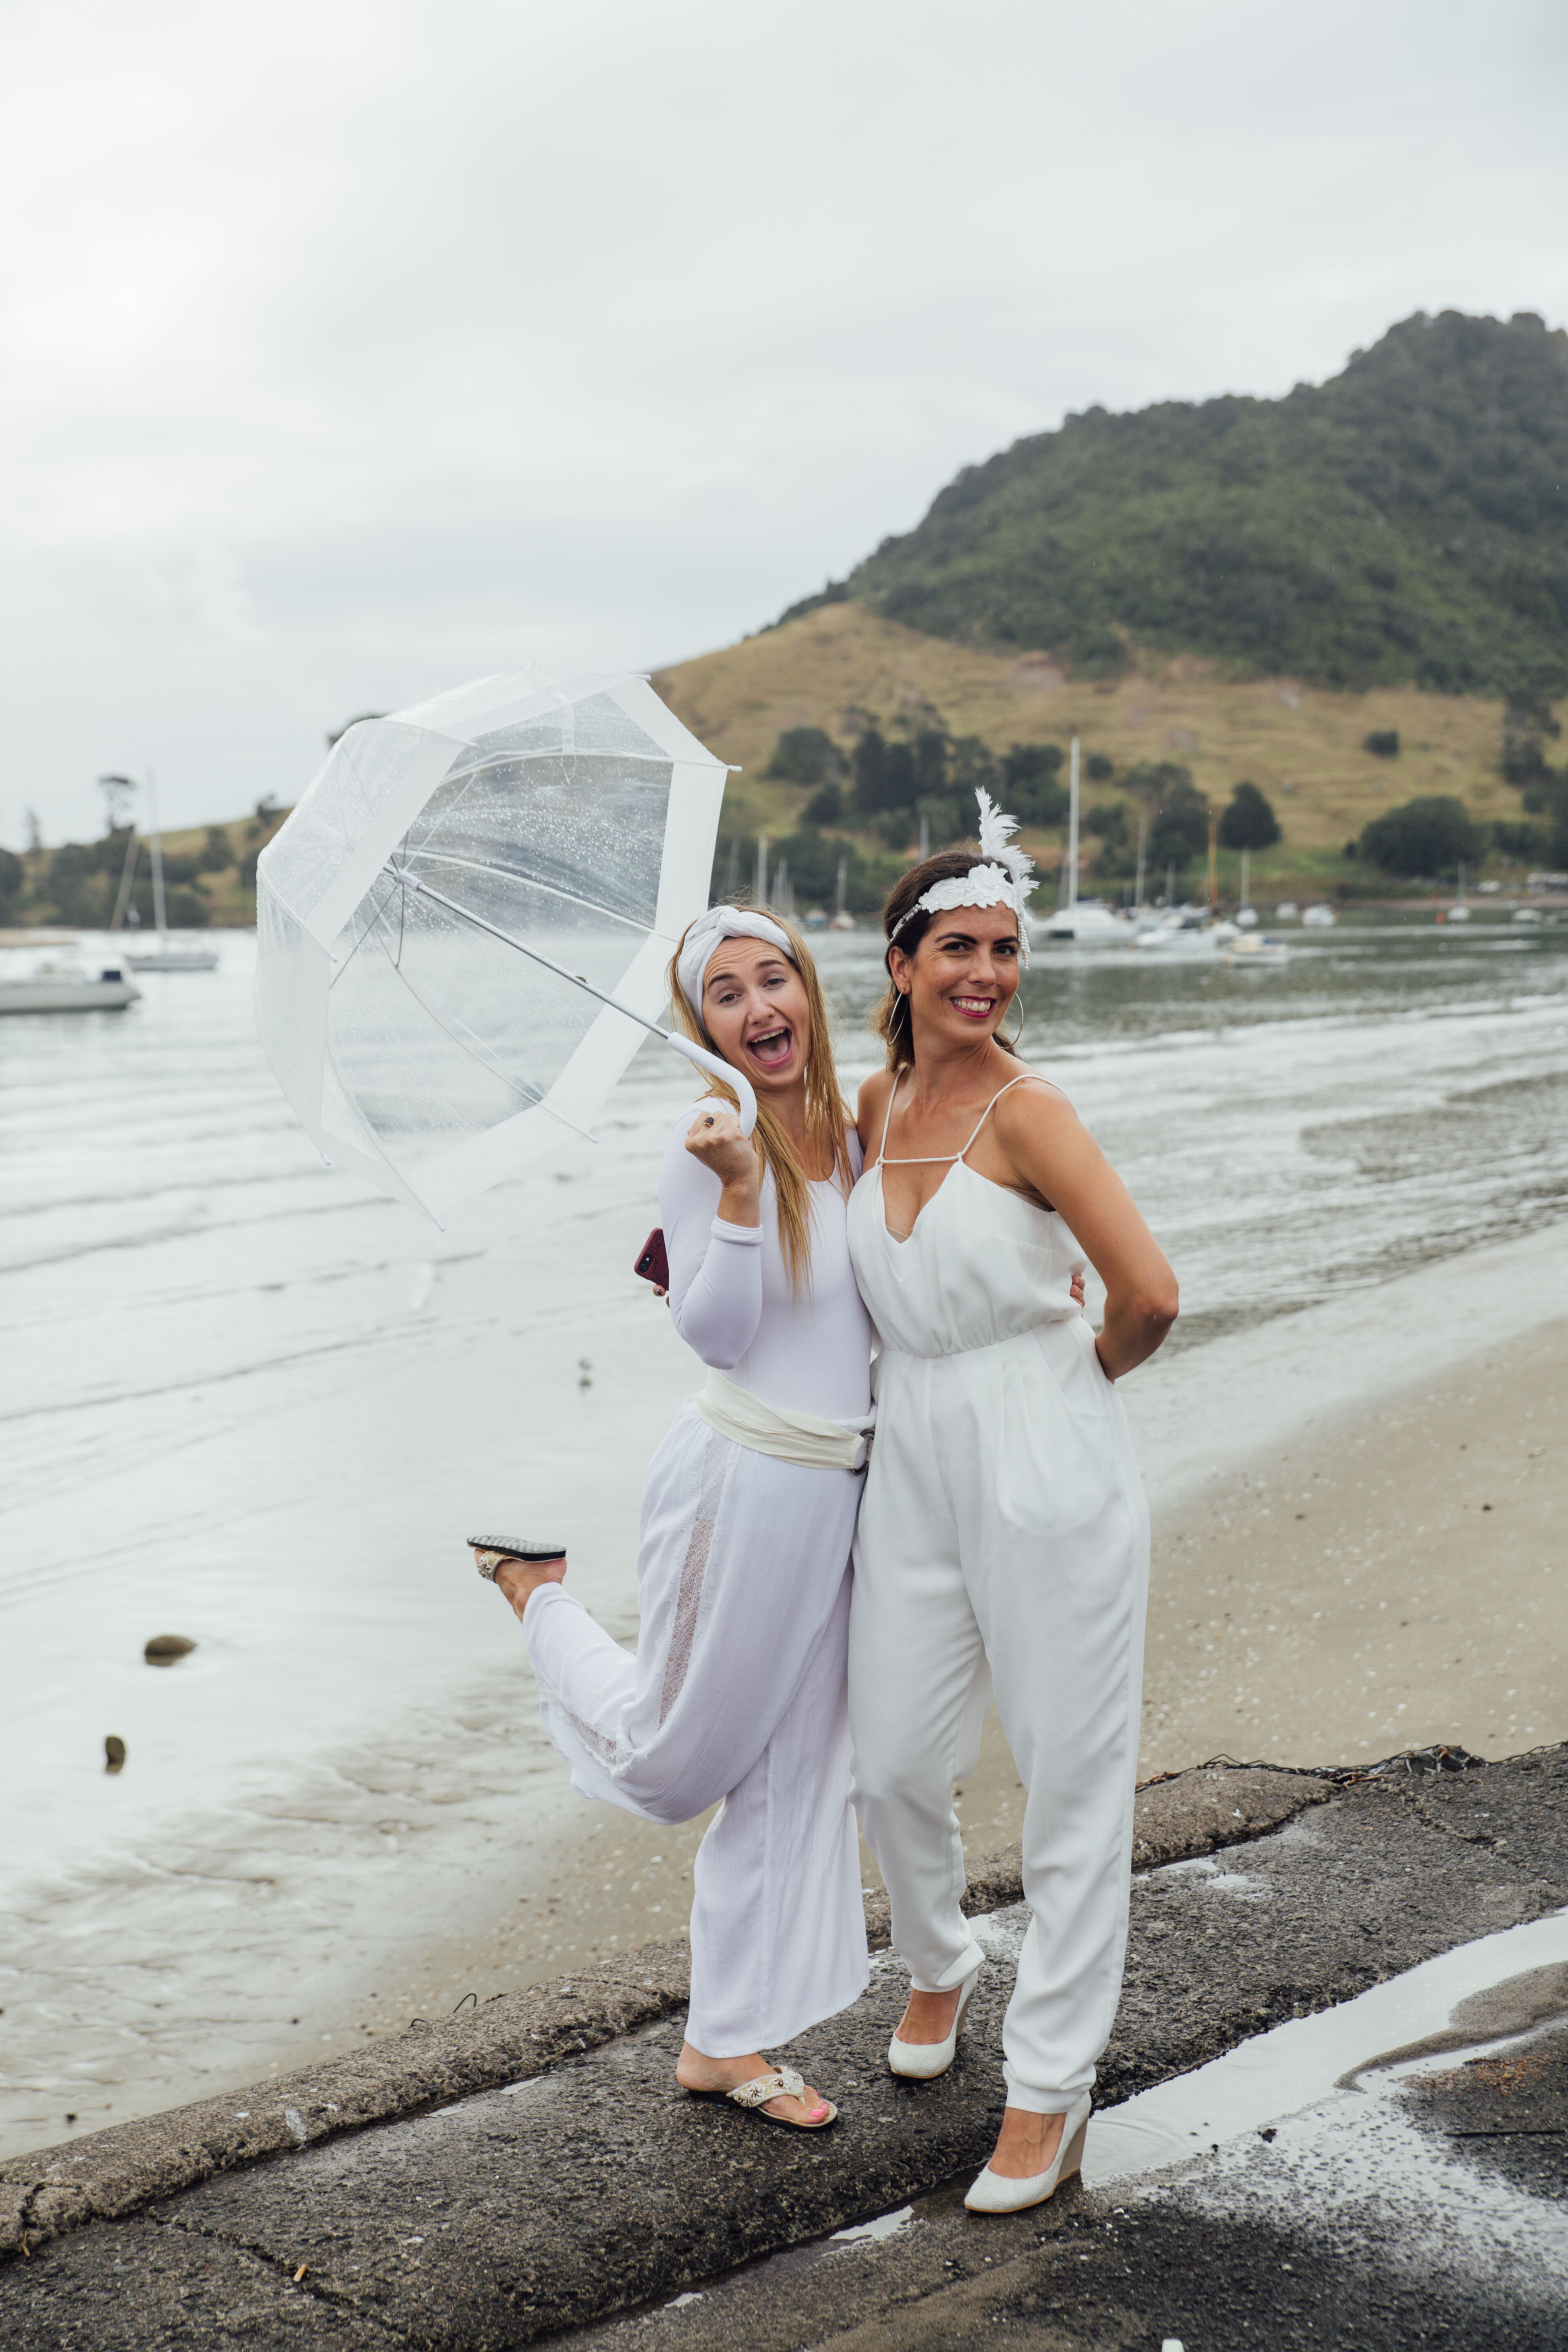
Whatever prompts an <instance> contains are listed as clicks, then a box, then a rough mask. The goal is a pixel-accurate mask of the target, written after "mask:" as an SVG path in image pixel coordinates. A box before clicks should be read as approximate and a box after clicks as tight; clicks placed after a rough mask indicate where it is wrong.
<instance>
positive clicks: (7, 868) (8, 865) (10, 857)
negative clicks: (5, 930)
mask: <svg viewBox="0 0 1568 2352" xmlns="http://www.w3.org/2000/svg"><path fill="white" fill-rule="evenodd" d="M26 879H27V869H26V866H24V865H23V863H22V861H21V859H20V858H19V857H18V856H16V852H15V851H14V850H10V849H0V923H3V922H5V921H6V920H7V919H8V918H9V916H10V913H11V909H12V908H13V907H14V906H15V905H16V901H17V899H18V898H20V897H21V895H22V889H23V886H24V884H25V883H26Z"/></svg>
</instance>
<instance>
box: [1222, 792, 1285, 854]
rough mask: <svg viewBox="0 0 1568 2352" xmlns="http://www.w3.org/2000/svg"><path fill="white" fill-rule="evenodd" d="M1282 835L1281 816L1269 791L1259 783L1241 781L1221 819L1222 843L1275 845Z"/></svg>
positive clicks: (1230, 846)
mask: <svg viewBox="0 0 1568 2352" xmlns="http://www.w3.org/2000/svg"><path fill="white" fill-rule="evenodd" d="M1279 837H1280V836H1279V818H1278V817H1277V816H1276V815H1275V814H1274V809H1273V804H1272V803H1271V802H1270V800H1269V798H1268V793H1260V792H1259V791H1258V786H1257V785H1256V784H1247V783H1242V784H1237V788H1236V790H1235V792H1233V793H1232V794H1231V796H1230V805H1229V806H1228V807H1227V808H1226V812H1225V814H1224V815H1223V816H1222V817H1221V818H1220V821H1219V844H1220V847H1221V848H1222V849H1272V848H1273V846H1274V845H1275V843H1276V842H1277V841H1278V840H1279Z"/></svg>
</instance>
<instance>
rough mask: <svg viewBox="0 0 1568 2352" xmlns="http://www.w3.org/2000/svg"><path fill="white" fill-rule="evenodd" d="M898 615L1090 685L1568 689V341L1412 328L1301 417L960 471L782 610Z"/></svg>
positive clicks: (1305, 391) (1184, 431)
mask: <svg viewBox="0 0 1568 2352" xmlns="http://www.w3.org/2000/svg"><path fill="white" fill-rule="evenodd" d="M845 599H852V600H857V601H858V602H861V603H863V604H867V605H868V606H869V607H870V608H871V609H872V610H873V611H874V612H876V613H877V614H879V615H880V616H881V617H882V618H883V619H884V620H889V621H896V622H901V623H903V624H904V625H906V626H908V627H910V628H915V629H919V630H921V631H923V632H925V633H926V634H928V635H935V636H939V637H947V638H953V639H959V640H962V641H964V642H967V643H970V644H973V645H976V646H991V647H994V648H996V649H1003V648H1005V647H1008V646H1016V647H1026V646H1027V647H1038V648H1042V649H1045V650H1048V651H1049V652H1051V653H1053V654H1055V655H1056V656H1058V658H1059V659H1060V660H1062V661H1063V662H1065V663H1066V664H1067V665H1068V667H1070V668H1071V669H1072V670H1073V671H1074V672H1076V673H1077V674H1078V675H1079V676H1080V677H1111V676H1114V675H1116V674H1117V673H1119V672H1120V671H1121V670H1122V669H1124V668H1125V667H1127V666H1128V664H1129V663H1130V661H1131V659H1132V657H1133V652H1134V648H1143V649H1147V650H1150V651H1152V652H1155V653H1158V654H1164V655H1173V654H1180V653H1185V654H1195V655H1200V656H1205V657H1207V658H1208V659H1209V660H1211V661H1212V662H1214V663H1215V664H1216V665H1218V666H1219V667H1220V668H1221V669H1222V671H1224V672H1227V673H1228V674H1230V675H1232V676H1236V677H1269V676H1273V677H1280V676H1284V677H1295V678H1297V679H1300V680H1303V681H1305V682H1308V683H1310V684H1313V685H1318V686H1323V687H1329V688H1341V689H1343V688H1352V689H1364V688H1369V687H1375V686H1383V687H1392V686H1401V685H1415V686H1417V687H1422V688H1428V689H1433V690H1436V691H1437V692H1440V693H1444V694H1466V695H1475V694H1480V695H1490V696H1500V695H1508V694H1514V693H1520V692H1524V693H1533V694H1536V695H1550V696H1552V697H1556V696H1560V695H1562V694H1563V693H1564V692H1568V334H1565V333H1564V332H1563V331H1562V330H1561V329H1558V330H1556V331H1548V330H1547V328H1546V327H1545V326H1544V325H1543V323H1542V320H1540V319H1539V318H1537V317H1535V316H1534V315H1533V313H1531V312H1521V313H1520V314H1519V315H1517V316H1516V317H1514V318H1513V319H1510V320H1509V321H1508V323H1507V324H1506V325H1504V324H1502V323H1501V322H1500V321H1499V320H1495V319H1472V318H1467V317H1464V316H1463V315H1461V314H1460V313H1458V312H1457V311H1445V312H1444V313H1443V314H1442V316H1441V317H1439V318H1436V319H1431V318H1427V317H1426V316H1425V315H1417V316H1416V317H1415V318H1413V319H1407V320H1405V321H1404V323H1403V324H1402V325H1399V326H1396V327H1393V328H1391V329H1390V331H1388V333H1387V334H1386V335H1384V338H1383V340H1382V341H1380V342H1379V343H1377V344H1375V345H1374V346H1373V349H1372V350H1371V351H1368V352H1356V353H1355V354H1354V355H1353V356H1352V359H1351V362H1350V364H1349V365H1348V366H1347V367H1346V369H1345V370H1344V373H1342V375H1338V376H1335V377H1333V378H1331V380H1330V381H1329V382H1328V383H1323V384H1320V385H1316V386H1314V385H1310V384H1298V385H1297V387H1296V389H1295V391H1294V392H1292V393H1290V394H1289V395H1288V396H1287V397H1286V398H1285V399H1283V400H1251V399H1240V398H1230V397H1226V398H1225V399H1220V400H1208V401H1204V402H1201V403H1199V404H1190V403H1185V402H1175V401H1169V402H1163V403H1161V404H1159V405H1158V406H1155V407H1152V408H1146V409H1142V410H1139V411H1137V412H1136V413H1134V414H1131V415H1119V416H1118V415H1109V414H1108V413H1107V412H1106V411H1105V410H1104V409H1102V408H1091V409H1089V411H1088V412H1087V414H1085V415H1081V416H1071V417H1069V418H1068V421H1067V423H1066V424H1065V425H1063V426H1062V427H1061V429H1060V431H1059V432H1055V433H1041V434H1037V435H1034V436H1031V437H1030V438H1029V439H1027V440H1024V441H1018V442H1016V443H1015V444H1014V446H1013V447H1012V448H1010V449H1007V450H1004V451H1003V452H1001V453H1000V454H999V455H998V456H996V457H992V458H990V459H988V460H987V461H986V463H985V464H984V465H980V466H972V467H966V468H965V469H964V471H963V473H961V474H960V475H959V476H958V478H957V479H956V480H954V481H952V482H950V483H949V485H948V486H947V488H945V489H944V490H942V492H941V493H940V494H939V495H938V497H937V498H936V499H934V500H933V502H932V504H931V510H930V512H929V513H928V514H927V515H926V517H925V519H924V520H923V521H922V522H921V523H920V524H919V525H918V526H917V527H916V528H915V529H914V530H911V531H909V532H907V533H906V534H905V535H904V536H903V537H901V538H897V539H889V540H886V541H883V543H882V545H881V546H880V547H879V549H878V550H877V551H876V553H875V554H874V555H871V556H869V557H868V559H867V561H866V562H863V563H862V564H860V565H859V566H858V569H857V570H856V571H854V572H851V573H850V575H849V577H848V578H847V580H845V581H843V582H840V583H836V584H834V585H831V586H830V587H829V588H828V589H827V590H826V593H824V594H823V595H821V596H816V597H808V598H806V599H805V602H804V603H803V604H797V605H795V606H794V607H792V609H791V611H790V612H789V613H788V614H784V619H785V620H790V619H793V618H795V617H796V616H798V615H802V614H807V613H810V612H813V611H815V610H816V609H817V608H819V607H820V606H822V605H824V604H833V603H838V602H840V601H843V600H845Z"/></svg>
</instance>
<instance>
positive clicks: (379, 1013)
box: [256, 671, 756, 1223]
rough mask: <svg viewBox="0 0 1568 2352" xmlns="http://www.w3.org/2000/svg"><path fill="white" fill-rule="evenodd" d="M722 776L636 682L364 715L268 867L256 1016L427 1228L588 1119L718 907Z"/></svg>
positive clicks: (505, 693) (359, 1153) (325, 1131)
mask: <svg viewBox="0 0 1568 2352" xmlns="http://www.w3.org/2000/svg"><path fill="white" fill-rule="evenodd" d="M725 774H726V770H725V768H724V766H723V764H722V763H721V761H718V760H715V759H714V758H713V756H712V754H711V753H710V752H709V751H704V749H703V747H702V745H701V744H700V743H699V742H698V740H697V739H696V737H695V736H694V735H691V734H689V732H688V731H687V730H686V729H685V728H684V727H683V726H682V725H681V724H680V721H679V719H676V718H675V717H674V716H673V715H672V714H671V713H670V712H669V711H668V710H667V709H666V708H665V706H664V704H663V703H662V702H661V701H660V700H659V698H658V695H656V694H655V693H654V691H653V688H651V687H650V686H649V685H648V683H647V679H646V678H642V677H628V676H626V675H624V674H620V675H616V674H605V675H593V676H581V677H565V678H561V679H559V680H551V679H549V678H547V677H543V676H542V674H541V673H539V672H536V671H525V672H521V673H514V674H511V675H508V676H505V677H487V678H481V679H479V681H477V683H475V684H474V685H472V686H466V687H459V688H457V690H456V691H455V692H453V693H451V694H444V695H440V696H438V697H437V698H435V699H434V700H432V701H429V702H423V703H417V704H415V705H414V706H413V707H412V708H411V709H407V710H400V711H397V712H395V714H394V715H393V716H392V717H391V718H387V719H361V720H360V721H359V722H358V724H357V725H355V726H353V727H351V728H350V729H349V730H347V732H346V733H345V734H344V735H342V737H340V739H339V740H338V741H337V743H336V744H334V746H333V747H332V750H331V753H330V754H329V756H328V758H327V761H326V764H325V765H324V767H323V768H322V769H321V772H320V774H319V775H318V776H317V777H316V779H315V781H314V782H312V783H311V785H310V788H309V790H308V791H307V792H306V793H305V794H304V796H303V798H302V799H301V800H300V803H299V805H298V806H297V807H296V808H295V810H294V811H293V813H292V814H291V815H290V816H289V820H288V822H287V823H286V824H284V825H283V827H282V829H281V831H280V832H279V834H278V835H276V837H275V838H274V839H273V840H272V841H271V842H269V843H268V845H267V847H266V849H265V850H264V851H263V852H262V854H261V857H260V860H259V862H258V869H257V923H258V960H257V977H256V1013H257V1025H258V1029H259V1031H260V1034H261V1041H262V1044H263V1045H264V1047H265V1048H266V1052H267V1056H268V1061H269V1062H270V1063H271V1065H272V1068H273V1072H274V1074H275V1076H277V1079H278V1082H279V1086H280V1087H282V1089H283V1091H284V1093H285V1094H286V1095H287V1096H288V1097H289V1101H290V1103H292V1105H293V1107H294V1108H295V1110H296V1111H297V1112H298V1114H299V1116H300V1119H301V1120H302V1121H303V1122H304V1125H305V1126H306V1128H307V1129H309V1130H310V1134H311V1135H312V1136H313V1137H314V1139H315V1140H316V1142H317V1144H318V1145H319V1146H320V1148H321V1151H322V1152H323V1153H324V1154H325V1156H326V1158H327V1159H328V1160H331V1161H333V1162H334V1163H336V1164H338V1165H340V1166H342V1167H347V1168H352V1169H354V1170H355V1171H357V1172H358V1173H359V1174H360V1175H362V1176H364V1177H367V1178H368V1179H369V1180H370V1181H372V1182H373V1183H374V1184H378V1185H380V1186H381V1187H382V1188H383V1189H384V1191H386V1192H391V1193H393V1194H394V1195H395V1197H396V1198H397V1199H398V1200H401V1201H405V1202H408V1203H409V1205H410V1206H412V1207H415V1208H418V1209H421V1210H423V1211H424V1212H425V1213H426V1214H427V1215H429V1216H430V1217H432V1218H433V1219H435V1220H436V1221H437V1223H438V1222H439V1221H440V1219H441V1218H442V1217H443V1216H444V1215H445V1214H446V1213H447V1211H448V1210H449V1209H451V1208H452V1207H453V1206H454V1205H455V1204H456V1203H457V1202H459V1201H462V1200H465V1199H466V1198H468V1195H470V1194H471V1193H474V1192H481V1191H482V1190H483V1189H484V1188H485V1186H486V1185H489V1184H493V1183H495V1182H496V1181H498V1180H499V1179H500V1178H501V1177H503V1176H506V1175H509V1174H510V1173H511V1172H512V1171H515V1170H516V1169H519V1168H521V1167H523V1166H525V1165H526V1164H527V1163H528V1162H529V1161H530V1160H532V1159H534V1158H536V1157H537V1156H538V1155H539V1154H540V1153H542V1151H544V1150H546V1149H547V1148H548V1147H549V1146H550V1145H551V1144H552V1142H555V1141H558V1140H559V1139H561V1137H562V1134H563V1130H566V1129H575V1130H576V1131H578V1132H580V1133H586V1132H587V1131H588V1129H589V1122H590V1121H591V1120H592V1118H593V1117H594V1114H595V1111H596V1110H597V1109H598V1108H599V1106H600V1104H601V1103H602V1102H603V1101H604V1100H605V1097H606V1095H608V1093H609V1092H610V1089H611V1088H612V1087H613V1086H614V1085H615V1083H616V1079H617V1078H618V1077H619V1076H621V1074H622V1072H623V1071H624V1070H625V1068H626V1065H627V1063H628V1062H629V1061H630V1060H631V1058H632V1055H634V1054H635V1053H636V1051H637V1046H638V1045H640V1044H641V1042H642V1040H643V1038H644V1037H645V1036H646V1035H647V1033H648V1032H649V1031H650V1030H652V1031H653V1033H654V1034H655V1035H657V1036H660V1037H663V1038H665V1040H666V1042H667V1043H668V1045H672V1046H673V1047H674V1048H675V1049H676V1051H677V1052H678V1053H681V1054H684V1055H686V1057H687V1058H688V1060H689V1061H693V1062H696V1063H699V1064H700V1066H702V1067H703V1068H704V1069H708V1070H711V1071H712V1072H714V1073H715V1074H716V1075H718V1076H721V1077H722V1078H723V1079H724V1080H725V1081H726V1082H727V1084H728V1085H729V1086H730V1087H731V1089H732V1090H733V1092H734V1093H735V1096H736V1098H737V1100H738V1101H739V1104H740V1107H741V1116H742V1126H743V1127H744V1129H746V1131H747V1133H750V1131H751V1129H752V1125H753V1124H754V1122H755V1119H756V1098H755V1097H754V1095H753V1094H752V1089H751V1087H750V1086H749V1085H748V1084H747V1082H746V1079H745V1077H744V1076H742V1073H741V1072H740V1071H738V1070H734V1069H731V1067H730V1066H729V1065H728V1064H727V1063H725V1062H722V1061H721V1060H719V1059H718V1057H717V1056H716V1055H712V1054H708V1053H705V1052H704V1051H703V1050H702V1048H701V1047H700V1046H698V1045H691V1044H690V1043H689V1040H687V1039H686V1038H684V1037H682V1036H680V1035H679V1034H670V1033H669V1032H668V1031H666V1030H665V1029H664V1028H662V1027H661V1026H660V1024H659V1021H658V1015H659V1014H660V1013H662V1011H663V1010H664V1007H665V1004H666V1001H667V997H668V988H667V979H666V975H667V971H668V963H669V959H670V956H671V955H672V953H673V952H674V949H675V946H676V942H677V940H679V936H680V934H681V932H682V931H683V930H684V929H685V928H686V926H687V924H688V923H689V922H690V921H691V920H692V919H693V918H694V917H695V916H697V915H700V913H701V912H702V910H703V908H705V907H706V906H707V904H708V887H709V878H710V874H711V871H712V858H713V843H714V837H715V835H716V832H717V829H718V823H719V811H720V807H721V803H722V801H723V796H724V779H725Z"/></svg>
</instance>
